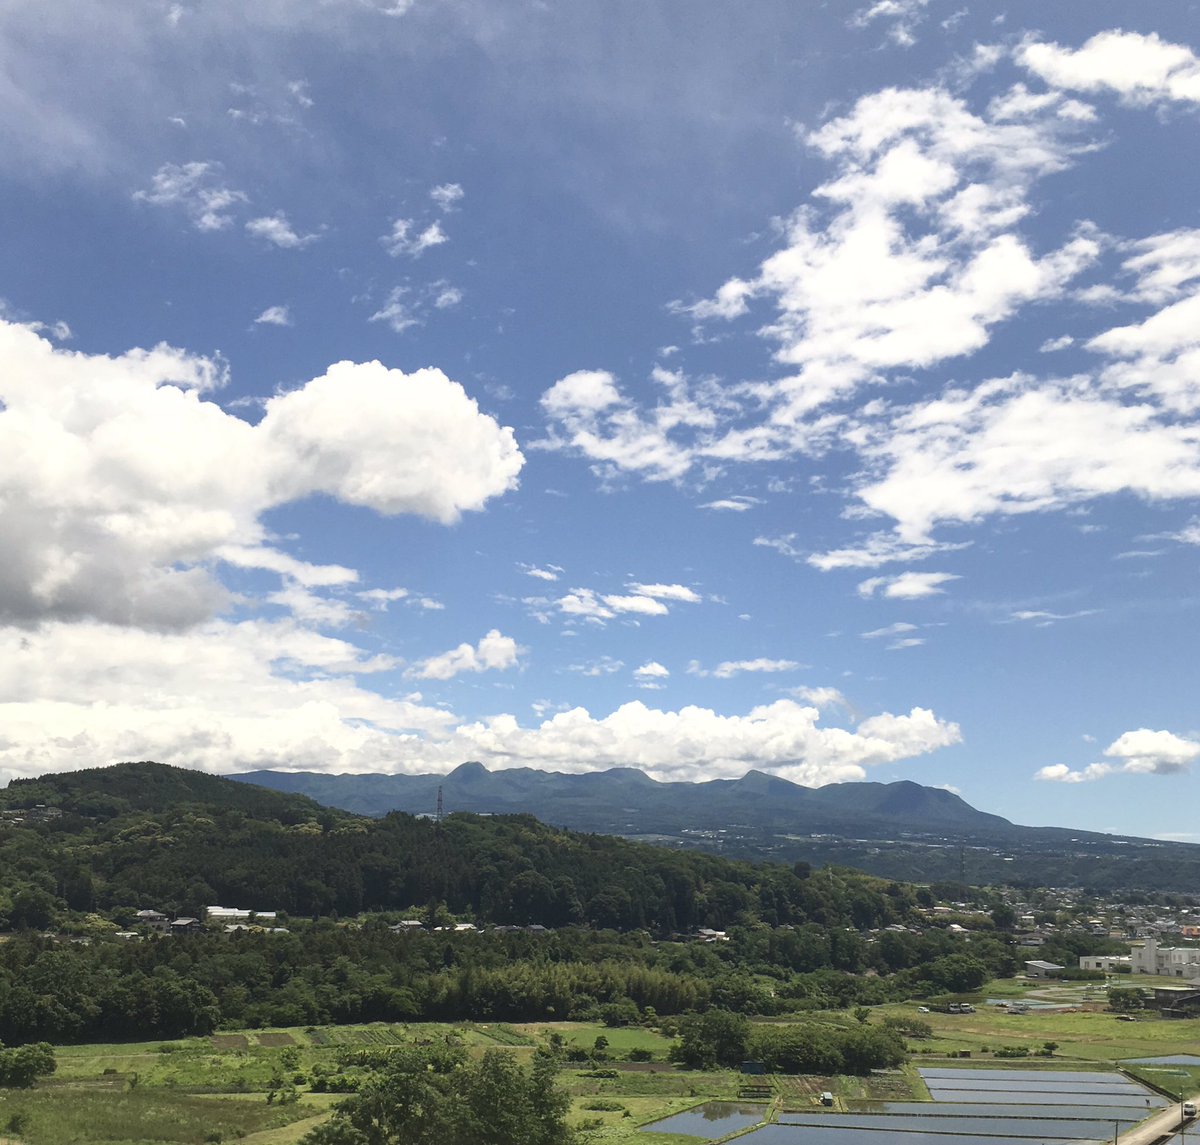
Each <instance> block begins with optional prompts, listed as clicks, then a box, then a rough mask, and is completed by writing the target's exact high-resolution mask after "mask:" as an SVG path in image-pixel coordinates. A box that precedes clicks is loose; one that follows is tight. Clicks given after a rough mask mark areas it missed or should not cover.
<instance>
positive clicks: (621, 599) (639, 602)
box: [603, 594, 670, 616]
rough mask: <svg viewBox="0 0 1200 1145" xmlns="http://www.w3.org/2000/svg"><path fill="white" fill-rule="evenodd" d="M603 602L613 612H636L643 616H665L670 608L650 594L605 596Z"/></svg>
mask: <svg viewBox="0 0 1200 1145" xmlns="http://www.w3.org/2000/svg"><path fill="white" fill-rule="evenodd" d="M603 600H604V603H605V604H606V605H607V606H608V607H609V608H611V609H612V610H613V611H614V612H637V613H641V615H643V616H666V615H667V613H668V612H669V611H670V609H669V608H668V607H667V606H666V605H665V604H663V602H662V601H661V600H655V599H654V598H653V597H652V596H640V595H638V594H634V595H632V596H620V595H613V596H606V597H604V598H603Z"/></svg>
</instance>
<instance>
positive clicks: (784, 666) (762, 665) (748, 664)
mask: <svg viewBox="0 0 1200 1145" xmlns="http://www.w3.org/2000/svg"><path fill="white" fill-rule="evenodd" d="M802 666H803V665H801V664H800V663H798V662H797V661H795V660H771V659H768V658H767V657H765V656H760V657H758V658H757V659H755V660H723V661H721V663H720V664H718V665H717V666H716V667H715V668H714V669H713V670H712V671H711V672H706V671H704V670H703V669H701V668H699V667H698V666H697V667H696V669H695V671H694V672H693V675H696V676H712V677H713V678H714V679H717V680H730V679H732V678H733V677H734V676H740V675H741V674H742V673H743V672H794V671H795V670H796V669H797V668H800V667H802Z"/></svg>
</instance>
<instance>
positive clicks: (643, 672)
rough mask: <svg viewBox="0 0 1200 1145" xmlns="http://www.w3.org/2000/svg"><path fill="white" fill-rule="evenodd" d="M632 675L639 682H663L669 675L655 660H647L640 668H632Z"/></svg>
mask: <svg viewBox="0 0 1200 1145" xmlns="http://www.w3.org/2000/svg"><path fill="white" fill-rule="evenodd" d="M633 674H634V675H635V676H637V677H638V679H639V680H665V679H666V678H667V677H668V676H669V675H670V674H671V673H670V671H669V670H668V669H667V668H665V667H663V665H662V664H660V663H659V662H658V661H657V660H647V661H646V663H645V664H643V665H642V666H641V667H640V668H634V670H633Z"/></svg>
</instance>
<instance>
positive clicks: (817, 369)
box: [691, 89, 1099, 427]
mask: <svg viewBox="0 0 1200 1145" xmlns="http://www.w3.org/2000/svg"><path fill="white" fill-rule="evenodd" d="M1066 130H1067V128H1065V127H1064V126H1062V125H1061V124H1060V123H1059V121H1058V120H1057V119H1053V120H1051V119H1048V118H1045V117H1043V118H1041V119H1038V120H1036V121H1034V122H1003V121H991V120H989V119H987V118H985V117H982V116H980V115H977V114H976V113H974V112H972V111H971V110H970V109H969V108H968V106H967V105H966V103H965V102H964V101H963V100H961V99H959V98H957V97H955V96H952V95H950V94H949V93H948V92H945V91H941V90H938V89H926V90H915V89H908V90H901V89H888V90H885V91H882V92H878V93H875V94H873V95H869V96H866V97H864V98H863V99H861V100H859V102H858V103H857V104H856V106H855V107H854V109H853V111H852V112H851V113H850V114H849V115H847V116H844V117H842V118H839V119H835V120H833V121H831V122H830V123H827V124H826V125H825V126H824V127H822V128H821V129H820V130H818V131H815V132H812V133H810V134H809V135H808V137H807V141H808V142H809V144H810V145H811V146H812V147H813V148H814V149H815V150H817V151H818V152H819V153H821V154H822V155H823V156H825V157H826V158H827V159H830V160H832V161H833V162H834V163H835V164H836V177H835V178H834V179H832V180H831V181H829V182H827V183H825V184H824V185H823V186H821V187H819V188H818V189H817V190H816V192H814V195H815V197H816V198H817V199H818V200H824V201H826V202H827V203H828V204H830V208H831V211H832V214H831V215H830V216H829V217H828V218H826V217H825V216H824V215H822V214H820V213H819V212H818V211H817V209H816V208H815V207H810V208H807V209H804V210H801V211H800V212H798V213H797V214H796V215H794V216H793V217H792V219H791V220H789V222H788V226H787V230H786V245H785V247H784V248H783V249H781V250H780V251H778V252H776V253H775V254H773V255H771V256H770V257H769V258H768V259H767V260H766V261H765V262H763V263H762V265H761V267H760V268H759V273H758V275H757V277H756V278H754V279H752V280H748V281H746V280H741V279H733V280H730V282H728V283H726V284H725V286H724V287H722V289H721V290H720V291H718V293H717V295H716V296H715V298H714V299H713V300H711V301H709V302H702V303H700V304H698V305H697V306H694V307H692V308H691V310H692V313H693V314H695V315H696V317H698V318H700V319H707V318H713V317H720V318H725V319H730V318H735V317H738V316H739V315H741V314H743V313H745V312H747V310H748V308H749V302H750V301H751V300H754V299H757V298H764V297H765V298H768V299H770V300H772V301H773V302H774V303H775V304H776V306H777V308H778V309H777V314H776V317H775V319H774V320H773V321H772V322H770V323H769V324H768V325H767V326H766V327H764V328H763V330H762V331H761V332H762V333H763V334H764V335H765V336H767V337H768V338H770V339H772V340H773V341H775V342H776V343H777V344H778V347H779V348H778V351H777V354H776V357H777V358H778V360H779V361H780V362H781V363H784V364H786V365H788V366H792V367H796V368H797V369H798V371H799V372H798V373H797V374H796V375H795V376H794V377H793V378H790V379H787V380H785V381H784V382H781V383H778V384H777V385H776V386H775V392H774V397H775V399H776V403H775V408H774V410H773V414H772V421H773V423H774V424H775V425H777V426H781V427H782V426H785V425H787V424H791V423H799V422H800V421H801V420H803V419H804V418H805V417H807V416H808V415H809V414H810V413H811V411H812V410H813V409H814V408H816V406H818V405H820V404H824V403H826V402H828V401H830V400H832V399H834V398H836V397H839V396H844V395H846V394H848V393H850V392H851V391H853V390H854V389H855V388H857V386H859V385H860V384H862V383H863V382H866V381H870V380H872V379H874V378H876V377H878V376H880V375H881V374H882V372H884V371H887V370H889V369H895V368H898V367H900V368H914V367H916V368H920V367H928V366H932V365H935V364H937V363H939V362H942V361H945V360H947V359H952V358H957V357H962V356H965V355H969V354H972V353H974V352H976V351H977V350H979V349H981V348H982V347H983V346H984V345H986V344H987V342H988V340H989V337H990V333H989V332H990V329H991V327H993V326H995V325H996V324H998V323H1000V322H1003V321H1005V320H1006V319H1008V318H1010V317H1011V316H1012V315H1013V314H1014V313H1015V312H1016V310H1017V309H1018V308H1019V307H1021V306H1023V305H1026V304H1028V303H1030V302H1034V301H1041V300H1045V299H1048V298H1053V297H1058V296H1060V295H1061V294H1062V293H1063V292H1064V291H1065V289H1066V287H1067V284H1068V283H1069V282H1070V280H1071V279H1072V278H1073V277H1074V276H1075V275H1077V274H1078V273H1079V272H1080V271H1081V270H1082V269H1083V268H1084V267H1086V266H1087V265H1089V264H1090V263H1091V262H1092V261H1094V260H1095V258H1096V257H1097V255H1098V253H1099V246H1098V243H1097V242H1096V240H1095V239H1094V238H1092V237H1091V236H1090V235H1088V234H1086V233H1081V234H1080V235H1078V236H1076V237H1075V238H1074V239H1071V240H1069V241H1068V242H1067V243H1066V244H1065V245H1064V246H1062V247H1061V248H1059V249H1058V250H1056V251H1051V252H1049V253H1047V254H1044V255H1041V256H1035V255H1034V254H1033V253H1032V252H1031V250H1030V249H1029V247H1028V245H1027V244H1026V243H1025V242H1024V241H1023V240H1022V239H1021V238H1019V237H1018V235H1017V234H1016V233H1015V230H1014V227H1015V226H1016V224H1018V223H1019V222H1020V220H1021V219H1022V218H1023V217H1024V216H1025V215H1026V214H1027V213H1028V211H1029V205H1028V202H1027V191H1028V187H1029V185H1030V184H1031V182H1032V181H1033V180H1035V179H1037V178H1039V177H1041V176H1044V175H1047V174H1050V173H1051V172H1054V171H1057V170H1060V169H1061V168H1062V167H1064V166H1065V165H1066V164H1067V162H1068V160H1069V158H1070V155H1071V147H1070V145H1069V144H1068V143H1067V142H1065V139H1064V132H1065V131H1066Z"/></svg>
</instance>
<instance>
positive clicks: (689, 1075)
mask: <svg viewBox="0 0 1200 1145" xmlns="http://www.w3.org/2000/svg"><path fill="white" fill-rule="evenodd" d="M1138 984H1139V985H1141V984H1142V983H1141V982H1140V981H1139V983H1138ZM986 997H987V998H992V999H997V1000H999V999H1005V1000H1012V999H1016V998H1028V999H1029V1000H1031V1001H1038V1002H1043V1003H1046V1004H1053V1005H1057V1006H1062V1007H1064V1009H1061V1010H1036V1009H1034V1010H1030V1011H1029V1012H1028V1013H1025V1014H1014V1013H1011V1012H1010V1011H1009V1010H1008V1009H1007V1008H1001V1007H998V1006H989V1005H987V1004H986V1002H985V998H983V997H980V998H977V999H974V1001H975V1005H976V1007H977V1010H976V1012H975V1013H973V1014H943V1013H927V1014H919V1015H918V1016H919V1017H920V1018H921V1020H923V1021H926V1022H928V1023H929V1025H930V1026H931V1027H932V1029H933V1036H932V1037H931V1038H929V1039H923V1040H918V1041H913V1042H911V1043H910V1048H911V1049H912V1050H913V1051H914V1056H913V1061H912V1063H911V1064H910V1065H909V1066H908V1067H906V1068H904V1069H902V1070H898V1071H894V1072H890V1073H883V1074H877V1075H874V1076H872V1077H870V1078H854V1077H780V1078H774V1079H771V1081H772V1086H773V1092H774V1095H775V1096H774V1101H773V1103H772V1109H789V1110H805V1109H811V1108H813V1107H814V1105H815V1103H816V1101H817V1096H818V1095H819V1094H820V1093H821V1092H823V1091H825V1090H829V1091H831V1092H832V1093H833V1094H834V1095H835V1097H836V1098H837V1099H838V1102H839V1104H841V1103H842V1102H851V1101H855V1100H859V1099H863V1098H875V1099H880V1098H886V1099H893V1100H895V1099H901V1100H924V1099H925V1098H927V1097H928V1091H927V1090H926V1089H925V1087H924V1085H923V1083H922V1082H921V1080H920V1077H919V1076H918V1074H917V1068H918V1067H919V1066H921V1065H934V1064H938V1065H941V1064H945V1063H946V1062H947V1061H957V1060H960V1059H961V1055H966V1054H969V1055H970V1063H969V1064H970V1065H972V1066H981V1065H982V1066H986V1067H994V1068H1003V1067H1005V1066H1012V1065H1018V1066H1020V1067H1021V1068H1028V1067H1030V1066H1037V1067H1039V1068H1043V1069H1047V1070H1055V1069H1072V1068H1074V1069H1078V1068H1080V1066H1081V1065H1087V1066H1092V1065H1096V1066H1109V1067H1111V1068H1116V1063H1117V1062H1119V1061H1122V1060H1126V1059H1131V1058H1139V1057H1161V1056H1167V1055H1173V1054H1182V1053H1189V1052H1191V1051H1192V1050H1193V1049H1194V1048H1195V1047H1196V1046H1198V1045H1200V1020H1196V1021H1164V1020H1161V1019H1155V1018H1139V1019H1138V1020H1137V1021H1135V1022H1129V1021H1121V1020H1120V1019H1119V1018H1118V1017H1117V1016H1116V1015H1113V1014H1107V1013H1104V1012H1102V1011H1101V1010H1100V1008H1099V1007H1100V1006H1101V1005H1102V1003H1103V994H1102V993H1098V992H1095V991H1093V992H1092V993H1090V994H1089V993H1088V992H1087V991H1086V990H1085V989H1084V987H1082V986H1081V985H1079V984H1070V985H1057V984H1053V983H1050V984H1047V983H1036V984H1033V983H1021V982H1004V983H993V984H991V985H990V986H989V987H988V989H987V991H986ZM1085 1007H1086V1008H1085ZM916 1010H917V1006H916V1004H915V1003H906V1004H903V1005H894V1006H879V1007H875V1008H873V1009H872V1011H871V1017H870V1021H871V1023H872V1024H880V1023H881V1022H882V1021H883V1019H884V1018H885V1017H887V1016H889V1015H900V1014H903V1015H905V1016H911V1015H913V1014H914V1013H915V1012H916ZM805 1020H818V1021H820V1020H831V1021H834V1022H836V1023H838V1024H840V1025H845V1024H846V1023H847V1022H848V1021H850V1019H849V1017H848V1015H847V1014H846V1013H845V1012H839V1013H836V1014H812V1015H805ZM554 1034H557V1035H559V1036H560V1037H561V1038H562V1040H563V1042H564V1043H565V1045H566V1046H567V1047H568V1048H571V1047H574V1048H578V1049H584V1050H591V1049H592V1048H593V1047H594V1046H595V1044H596V1039H597V1038H600V1037H603V1038H604V1039H605V1040H606V1042H607V1047H606V1049H605V1052H606V1054H607V1055H608V1056H609V1057H610V1058H612V1059H613V1061H611V1062H600V1063H596V1064H597V1065H598V1066H600V1067H601V1069H603V1070H609V1071H612V1072H614V1073H615V1076H596V1074H595V1071H594V1070H593V1068H592V1067H591V1066H590V1065H588V1064H586V1063H585V1064H582V1065H581V1064H568V1065H567V1066H566V1067H565V1068H564V1069H563V1070H562V1073H561V1075H560V1084H562V1085H563V1087H564V1088H565V1089H566V1090H567V1092H568V1093H569V1094H570V1095H571V1098H572V1112H571V1119H572V1122H573V1123H574V1124H576V1125H579V1126H586V1127H588V1129H589V1130H590V1131H591V1138H592V1140H593V1141H595V1142H596V1143H597V1145H696V1141H697V1139H696V1138H694V1137H683V1136H677V1135H667V1134H661V1133H644V1132H642V1131H641V1130H640V1127H641V1126H643V1125H646V1124H648V1123H650V1122H653V1121H658V1120H661V1119H662V1118H664V1117H668V1116H670V1115H671V1114H673V1113H677V1112H680V1111H681V1110H684V1109H688V1108H690V1107H692V1106H694V1105H697V1104H699V1103H701V1102H703V1101H706V1100H713V1099H730V1098H735V1097H736V1096H737V1092H738V1088H739V1085H740V1084H741V1083H742V1082H744V1081H745V1078H743V1077H742V1076H741V1075H740V1074H738V1073H735V1072H732V1071H716V1072H712V1073H700V1072H690V1071H679V1070H676V1069H674V1068H673V1067H671V1066H670V1065H669V1064H667V1061H666V1059H667V1055H668V1051H669V1048H670V1044H671V1043H670V1041H669V1039H667V1038H664V1037H663V1036H662V1035H661V1034H660V1033H658V1032H657V1031H655V1030H648V1029H644V1028H641V1027H636V1026H635V1027H624V1028H617V1029H611V1028H608V1027H605V1026H602V1025H596V1024H588V1023H578V1022H535V1023H530V1024H526V1025H518V1024H512V1025H510V1024H504V1023H478V1024H469V1023H460V1024H453V1025H451V1024H439V1023H429V1024H411V1025H389V1024H383V1023H375V1024H372V1025H360V1026H342V1027H322V1028H313V1027H309V1028H307V1029H288V1030H238V1031H223V1032H221V1033H219V1034H216V1035H214V1036H213V1037H211V1038H189V1039H183V1040H179V1041H165V1042H164V1041H156V1042H143V1043H113V1044H93V1045H86V1046H69V1047H62V1048H59V1049H58V1050H57V1056H58V1063H59V1065H58V1072H57V1073H56V1074H55V1076H54V1077H53V1078H51V1079H48V1080H47V1081H46V1082H45V1083H43V1084H41V1085H39V1086H38V1087H37V1088H35V1089H33V1090H29V1091H0V1145H65V1143H67V1142H72V1143H77V1145H100V1143H103V1145H205V1143H208V1145H211V1143H213V1142H217V1141H224V1142H233V1141H241V1142H245V1143H247V1145H296V1143H297V1142H298V1141H299V1140H300V1138H301V1137H303V1136H304V1135H305V1134H306V1133H307V1132H308V1131H309V1130H311V1129H312V1128H313V1127H314V1126H316V1125H317V1124H319V1123H320V1121H321V1119H322V1118H324V1117H327V1116H328V1115H329V1110H330V1108H331V1107H332V1105H333V1104H334V1103H335V1102H336V1101H338V1100H339V1097H338V1096H337V1095H334V1094H328V1093H314V1092H311V1091H310V1086H309V1084H308V1082H309V1081H311V1078H312V1076H313V1071H314V1069H315V1070H318V1071H319V1070H320V1069H322V1068H325V1069H328V1070H331V1071H332V1070H334V1069H336V1060H337V1055H338V1053H339V1052H344V1051H345V1050H347V1049H354V1048H363V1049H381V1050H386V1049H387V1048H389V1047H396V1046H400V1045H405V1044H411V1043H418V1044H419V1043H425V1044H428V1043H429V1042H433V1041H437V1040H440V1039H452V1040H457V1041H460V1042H461V1043H462V1044H463V1045H464V1046H465V1047H466V1048H467V1050H468V1052H470V1053H472V1054H481V1053H483V1052H484V1051H485V1050H487V1049H496V1048H503V1049H506V1050H509V1051H511V1052H513V1053H515V1054H517V1055H518V1056H520V1057H525V1058H528V1056H529V1055H531V1054H532V1053H533V1052H534V1050H535V1049H536V1048H537V1047H538V1046H541V1045H546V1044H548V1043H549V1041H550V1038H551V1036H552V1035H554ZM1046 1042H1054V1043H1056V1048H1055V1050H1054V1054H1053V1056H1044V1055H1039V1054H1037V1053H1036V1051H1038V1050H1040V1049H1043V1048H1044V1043H1046ZM1003 1047H1024V1048H1026V1049H1028V1050H1030V1051H1031V1055H1032V1056H1030V1057H1028V1058H1023V1059H1018V1060H1016V1061H1012V1060H1006V1059H1002V1058H996V1057H995V1056H994V1053H995V1051H996V1050H997V1049H1001V1048H1003ZM633 1050H639V1051H649V1053H650V1054H651V1055H652V1056H653V1059H654V1060H653V1062H652V1063H649V1064H629V1063H627V1062H626V1061H624V1060H623V1059H626V1058H627V1057H628V1055H629V1053H630V1051H633ZM962 1064H964V1065H966V1064H968V1063H967V1061H965V1060H963V1061H962ZM285 1066H286V1068H285ZM1136 1072H1138V1074H1139V1076H1141V1077H1142V1078H1143V1079H1144V1080H1146V1081H1149V1082H1150V1083H1151V1084H1154V1085H1157V1086H1158V1087H1160V1088H1162V1089H1164V1090H1174V1091H1177V1090H1178V1088H1179V1087H1180V1086H1181V1085H1182V1086H1183V1087H1185V1088H1187V1089H1188V1090H1189V1092H1196V1091H1197V1090H1200V1069H1196V1068H1189V1069H1186V1070H1185V1069H1182V1068H1181V1067H1172V1066H1157V1067H1156V1066H1147V1067H1141V1068H1140V1069H1138V1070H1137V1071H1136ZM277 1075H286V1076H287V1077H288V1078H292V1077H298V1078H300V1079H301V1081H300V1084H298V1086H297V1089H298V1091H299V1094H298V1099H297V1100H296V1101H294V1102H291V1103H288V1104H285V1105H280V1104H279V1103H278V1102H271V1103H268V1101H267V1100H266V1096H267V1089H268V1085H269V1082H270V1080H271V1078H272V1077H273V1076H277ZM589 1107H593V1108H589ZM594 1107H598V1108H594ZM609 1107H611V1108H609Z"/></svg>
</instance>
